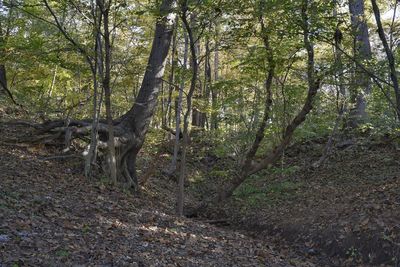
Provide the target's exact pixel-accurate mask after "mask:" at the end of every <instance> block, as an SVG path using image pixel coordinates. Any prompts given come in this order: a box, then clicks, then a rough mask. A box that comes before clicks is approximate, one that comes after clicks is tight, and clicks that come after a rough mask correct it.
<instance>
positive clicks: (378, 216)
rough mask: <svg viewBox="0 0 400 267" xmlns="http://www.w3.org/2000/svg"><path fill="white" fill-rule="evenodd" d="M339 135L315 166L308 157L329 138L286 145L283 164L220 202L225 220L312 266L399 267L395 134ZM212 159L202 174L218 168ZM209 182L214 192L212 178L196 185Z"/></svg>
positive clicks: (399, 175)
mask: <svg viewBox="0 0 400 267" xmlns="http://www.w3.org/2000/svg"><path fill="white" fill-rule="evenodd" d="M338 139H341V140H337V141H336V142H335V144H334V146H333V148H332V153H331V154H330V156H329V158H328V159H327V160H326V161H325V163H324V164H322V165H321V166H319V167H313V163H315V162H317V161H318V160H319V158H320V157H321V155H322V153H323V151H324V150H325V146H326V143H327V139H326V138H316V139H313V140H308V141H305V142H299V143H295V144H294V145H292V146H291V147H289V148H288V149H287V150H286V152H285V155H284V157H283V158H282V161H281V162H279V163H278V164H276V165H275V166H272V167H271V168H270V169H269V170H266V171H264V172H262V173H260V174H258V175H253V176H252V177H250V178H249V179H248V180H247V181H246V182H245V183H244V184H242V185H241V186H240V187H239V188H238V189H237V190H236V192H235V194H234V197H233V198H232V199H231V200H230V201H229V202H228V203H226V204H225V205H224V206H223V207H222V211H223V213H224V215H223V218H225V219H226V221H228V222H229V224H230V228H231V229H236V230H241V231H243V230H245V233H246V234H247V235H249V236H253V237H256V238H258V239H261V240H263V241H267V242H269V244H270V245H271V246H273V247H274V249H276V250H278V251H279V253H280V254H281V255H283V257H285V256H284V255H285V254H286V253H289V252H290V253H293V252H296V253H297V254H298V255H303V256H304V257H306V258H309V260H310V261H311V262H313V263H315V264H316V265H317V266H400V193H399V192H400V152H399V150H400V149H399V148H400V146H399V140H398V136H389V135H385V134H380V135H376V134H364V135H363V136H362V137H360V136H359V137H357V138H354V137H349V136H347V137H343V138H338ZM195 150H196V149H195ZM197 151H198V149H197ZM208 157H210V156H208ZM226 162H227V160H225V164H226ZM197 164H199V163H197ZM231 164H235V163H234V161H233V162H232V163H231ZM217 165H218V164H215V166H212V164H211V167H208V168H209V170H208V171H207V172H208V173H211V174H215V173H218V172H216V169H219V170H221V168H220V167H218V166H217ZM207 166H210V164H203V167H202V168H203V169H206V168H207ZM224 168H225V169H226V166H225V167H224ZM211 176H212V175H211ZM210 179H212V177H209V178H207V179H206V180H210ZM207 186H208V190H209V191H212V189H210V187H209V186H210V183H208V184H207V185H202V186H199V187H206V188H207ZM202 190H203V191H204V188H203V189H202ZM221 214H222V212H221V211H219V212H218V211H214V212H213V211H211V212H210V211H209V212H208V214H207V216H208V217H210V218H213V219H218V218H221Z"/></svg>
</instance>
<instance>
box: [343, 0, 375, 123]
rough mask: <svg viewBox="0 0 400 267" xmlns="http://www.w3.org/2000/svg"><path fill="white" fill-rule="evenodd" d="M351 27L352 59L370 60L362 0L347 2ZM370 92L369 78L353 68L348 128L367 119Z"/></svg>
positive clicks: (360, 70) (361, 71)
mask: <svg viewBox="0 0 400 267" xmlns="http://www.w3.org/2000/svg"><path fill="white" fill-rule="evenodd" d="M349 10H350V14H351V26H352V31H353V34H354V47H353V49H354V57H355V58H356V59H357V60H358V61H361V62H362V61H365V60H369V59H371V56H372V53H371V45H370V42H369V35H368V26H367V22H366V19H365V14H364V0H349ZM370 92H371V82H370V78H369V76H368V75H367V74H366V73H365V72H364V71H363V70H362V69H360V68H359V66H358V65H356V66H355V72H354V77H353V85H352V87H351V91H350V101H351V104H352V105H353V107H352V108H351V110H350V114H349V115H350V116H349V122H348V126H349V127H350V128H355V127H357V126H358V125H359V124H360V123H362V122H364V121H365V120H366V119H367V116H368V114H367V112H366V107H367V102H366V96H367V95H369V94H370Z"/></svg>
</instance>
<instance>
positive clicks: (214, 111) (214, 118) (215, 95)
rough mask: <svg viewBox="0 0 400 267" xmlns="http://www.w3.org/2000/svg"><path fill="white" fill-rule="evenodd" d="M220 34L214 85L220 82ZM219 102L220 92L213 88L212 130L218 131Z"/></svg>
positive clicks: (215, 59)
mask: <svg viewBox="0 0 400 267" xmlns="http://www.w3.org/2000/svg"><path fill="white" fill-rule="evenodd" d="M217 38H218V32H217V34H216V36H215V51H214V83H215V82H218V79H219V75H218V71H219V51H218V40H217ZM217 101H218V91H217V88H216V87H215V86H211V107H212V109H211V130H217V129H218V111H217V105H218V103H217Z"/></svg>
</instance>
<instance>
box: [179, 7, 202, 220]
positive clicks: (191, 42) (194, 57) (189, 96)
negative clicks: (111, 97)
mask: <svg viewBox="0 0 400 267" xmlns="http://www.w3.org/2000/svg"><path fill="white" fill-rule="evenodd" d="M187 11H188V9H187V0H186V1H185V2H184V4H183V6H182V16H181V18H182V22H183V25H184V27H185V29H186V32H187V34H188V38H189V48H190V54H191V60H192V64H191V66H192V78H191V81H190V88H189V92H188V94H187V96H186V105H187V106H186V108H187V109H186V112H185V115H184V117H183V142H182V153H181V154H182V157H181V168H180V174H179V185H178V196H177V213H178V215H179V216H182V215H183V203H184V182H185V178H186V149H187V146H188V142H189V115H190V112H191V110H192V96H193V93H194V91H195V89H196V80H197V75H198V62H197V51H196V41H195V39H194V36H193V31H192V28H191V26H190V25H189V22H188V21H187Z"/></svg>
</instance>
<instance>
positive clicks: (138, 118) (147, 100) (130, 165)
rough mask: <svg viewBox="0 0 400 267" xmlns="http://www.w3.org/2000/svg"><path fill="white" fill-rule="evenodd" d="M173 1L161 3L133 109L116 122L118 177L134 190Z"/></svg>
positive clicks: (170, 25)
mask: <svg viewBox="0 0 400 267" xmlns="http://www.w3.org/2000/svg"><path fill="white" fill-rule="evenodd" d="M175 3H176V1H175V0H163V2H162V4H161V7H160V14H161V16H162V17H161V18H159V19H157V23H156V29H155V33H154V38H153V44H152V48H151V52H150V57H149V60H148V64H147V68H146V72H145V74H144V77H143V82H142V85H141V87H140V90H139V93H138V96H137V98H136V101H135V104H134V105H133V107H132V108H131V109H130V110H129V111H128V112H127V113H126V114H125V115H123V116H122V117H121V118H120V119H119V121H120V122H119V124H118V125H117V126H116V127H115V128H116V129H115V131H118V129H117V128H119V129H121V130H122V131H123V133H122V136H121V137H120V140H119V141H120V142H121V144H119V155H118V158H117V165H118V166H119V169H120V170H119V177H122V178H123V179H124V181H125V182H126V183H127V185H128V186H133V187H134V188H135V189H137V176H136V168H135V162H136V156H137V153H138V152H139V150H140V149H141V147H142V145H143V142H144V139H145V135H146V133H147V130H148V127H149V124H150V121H151V119H152V116H153V114H154V111H155V108H156V105H157V97H158V94H159V91H160V88H161V85H162V78H163V75H164V70H165V63H166V59H167V55H168V51H169V48H170V44H171V39H172V36H173V29H174V24H175V18H176V15H175V14H174V12H173V8H174V7H175Z"/></svg>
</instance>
